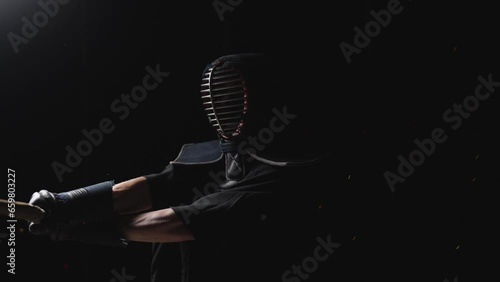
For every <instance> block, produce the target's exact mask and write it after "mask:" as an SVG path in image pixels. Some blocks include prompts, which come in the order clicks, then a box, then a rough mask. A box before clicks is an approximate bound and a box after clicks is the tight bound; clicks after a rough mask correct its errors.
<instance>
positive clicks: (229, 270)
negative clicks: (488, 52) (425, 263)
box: [29, 53, 332, 282]
mask: <svg viewBox="0 0 500 282" xmlns="http://www.w3.org/2000/svg"><path fill="white" fill-rule="evenodd" d="M297 71H298V70H297ZM293 72H294V70H293V69H291V70H290V69H284V68H280V66H279V65H278V64H276V62H275V61H273V60H272V59H271V58H270V56H267V55H264V54H260V53H242V54H230V55H225V56H222V57H220V58H218V59H216V60H215V61H213V62H212V63H210V64H208V65H207V66H206V68H205V70H204V71H203V72H202V77H201V105H202V106H203V108H204V110H205V112H206V114H207V116H208V120H209V124H210V126H212V127H213V128H214V129H215V133H216V135H215V134H214V137H215V136H216V137H215V138H213V140H194V142H193V143H188V144H185V145H183V146H182V149H181V150H180V152H179V154H178V156H177V157H176V158H175V159H173V160H171V161H169V162H168V164H166V166H165V167H163V168H160V169H159V170H158V171H157V172H154V173H151V174H148V175H143V176H140V177H134V178H131V179H129V180H126V181H122V182H119V183H115V182H114V181H113V180H109V181H105V182H102V183H97V184H93V185H90V186H87V187H82V188H78V189H73V190H68V191H65V192H58V193H56V192H50V191H48V190H47V189H42V190H39V191H38V192H35V193H33V195H32V197H31V200H30V203H31V204H35V205H38V206H40V207H42V208H43V209H45V210H46V212H47V216H46V217H45V218H44V219H43V220H42V221H41V222H40V223H34V222H31V223H30V225H29V230H30V232H31V233H33V234H35V235H46V236H47V235H48V236H50V238H51V239H53V240H55V241H67V240H72V241H79V242H82V243H89V244H97V245H107V246H116V247H123V248H126V247H127V245H128V244H130V242H143V243H151V244H152V250H153V253H152V257H151V281H152V282H160V281H172V278H171V277H172V276H173V275H172V273H175V272H176V270H172V266H169V265H168V262H169V261H172V259H171V258H169V256H172V255H173V253H175V252H174V251H173V250H174V248H173V247H172V246H173V245H176V246H178V254H179V255H180V259H179V261H180V264H179V265H180V267H179V268H180V269H179V270H177V272H178V273H179V275H178V278H179V279H180V280H181V281H182V282H196V281H219V282H220V281H233V282H236V281H297V279H299V278H301V277H302V278H301V279H304V278H305V277H307V278H310V277H309V276H311V277H312V275H308V274H306V273H305V272H304V271H303V270H300V269H293V270H292V271H293V272H295V273H290V271H289V272H288V273H285V272H286V271H287V270H288V269H290V267H291V265H292V264H293V263H300V261H297V258H296V257H294V256H293V254H294V253H295V252H297V251H298V250H300V248H301V244H302V241H301V240H309V241H308V242H312V243H315V242H314V238H315V236H317V235H318V234H317V233H315V231H314V227H315V225H314V224H313V223H314V222H315V221H317V220H318V219H317V218H315V217H314V216H315V210H316V209H317V205H318V197H320V196H319V195H321V193H318V191H319V190H320V189H322V188H325V184H324V182H323V181H324V180H325V179H327V178H328V177H327V176H325V174H328V172H327V171H328V167H327V166H325V164H328V162H329V161H328V159H329V158H331V155H332V154H331V150H330V149H329V147H328V146H324V145H321V142H319V141H318V140H315V138H314V136H313V134H314V132H311V131H313V130H316V129H317V127H315V126H310V125H311V124H305V126H302V125H303V124H304V123H303V122H301V118H302V120H304V118H306V116H305V115H306V114H305V113H300V112H293V110H294V109H299V108H300V107H295V108H294V107H293V105H295V106H297V105H299V104H300V103H295V104H294V103H293V102H290V101H292V100H293V99H287V98H291V97H292V96H293V95H296V93H293V92H290V90H289V89H290V88H288V87H286V86H284V85H285V84H286V83H288V84H293V83H294V81H293V77H294V76H291V77H290V78H286V77H285V75H288V74H290V73H293ZM285 79H286V80H288V81H284V80H285ZM304 97H305V98H307V95H306V96H304ZM294 101H296V100H294ZM287 103H290V104H287ZM301 114H302V115H303V116H301ZM306 120H307V119H306ZM309 121H310V120H308V122H309ZM318 148H319V149H318ZM327 243H330V242H327ZM301 271H302V272H301ZM299 272H301V273H299ZM290 277H295V278H290ZM299 280H300V279H299ZM309 281H313V279H310V280H309Z"/></svg>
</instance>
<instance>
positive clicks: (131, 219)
mask: <svg viewBox="0 0 500 282" xmlns="http://www.w3.org/2000/svg"><path fill="white" fill-rule="evenodd" d="M119 226H120V231H121V233H122V234H123V235H124V237H125V239H127V240H128V241H136V242H148V243H168V242H183V241H190V240H194V237H193V235H192V234H191V232H190V231H189V230H188V229H187V228H186V226H185V225H184V223H183V222H182V221H181V220H180V219H179V217H177V215H176V214H175V212H174V211H173V210H172V209H171V208H167V209H162V210H157V211H151V212H146V213H142V214H138V215H125V216H122V218H121V220H120V223H119Z"/></svg>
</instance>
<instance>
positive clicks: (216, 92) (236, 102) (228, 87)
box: [201, 66, 247, 139]
mask: <svg viewBox="0 0 500 282" xmlns="http://www.w3.org/2000/svg"><path fill="white" fill-rule="evenodd" d="M201 99H202V103H203V107H204V109H205V112H206V113H207V115H208V120H209V122H210V124H212V126H213V127H214V128H215V129H216V130H217V133H218V134H219V136H220V137H222V138H224V139H233V138H235V137H236V136H238V135H239V134H240V133H241V129H242V127H243V124H244V123H243V116H244V115H245V114H246V112H247V89H246V87H245V81H244V80H243V78H242V76H241V74H240V72H239V71H238V70H236V69H235V68H233V67H218V66H212V67H210V68H208V69H207V70H206V71H205V72H204V73H203V77H202V81H201Z"/></svg>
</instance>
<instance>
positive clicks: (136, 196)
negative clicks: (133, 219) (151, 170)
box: [113, 177, 152, 215]
mask: <svg viewBox="0 0 500 282" xmlns="http://www.w3.org/2000/svg"><path fill="white" fill-rule="evenodd" d="M151 203H152V202H151V193H150V190H149V186H148V181H147V180H146V178H145V177H137V178H133V179H130V180H127V181H123V182H120V183H117V184H115V185H114V186H113V209H114V211H115V212H116V213H118V214H120V215H126V214H134V213H138V212H143V211H147V210H150V209H151V206H152V204H151Z"/></svg>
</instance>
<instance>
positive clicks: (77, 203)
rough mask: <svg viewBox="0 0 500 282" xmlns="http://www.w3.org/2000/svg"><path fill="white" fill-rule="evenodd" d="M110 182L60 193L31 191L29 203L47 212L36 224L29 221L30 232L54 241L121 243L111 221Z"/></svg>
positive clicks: (113, 215)
mask: <svg viewBox="0 0 500 282" xmlns="http://www.w3.org/2000/svg"><path fill="white" fill-rule="evenodd" d="M113 184H114V183H113V182H112V181H106V182H102V183H98V184H95V185H91V186H87V187H84V188H79V189H76V190H71V191H68V192H63V193H52V192H49V191H47V190H40V191H39V192H35V193H33V195H32V196H31V199H30V201H29V203H30V204H32V205H37V206H40V207H41V208H43V209H44V210H45V212H46V215H45V217H44V218H43V219H42V220H41V221H40V222H39V223H34V222H30V223H29V231H30V232H31V233H32V234H34V235H48V236H50V237H51V238H52V239H53V240H56V241H64V240H75V241H81V242H88V243H99V242H100V241H102V242H109V243H110V244H111V245H115V244H116V245H121V244H120V243H121V239H120V234H119V232H118V231H117V227H116V226H115V224H114V218H115V214H114V213H113V199H112V187H113ZM106 221H108V222H107V223H103V222H106ZM104 238H106V239H104ZM103 244H107V243H103Z"/></svg>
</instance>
